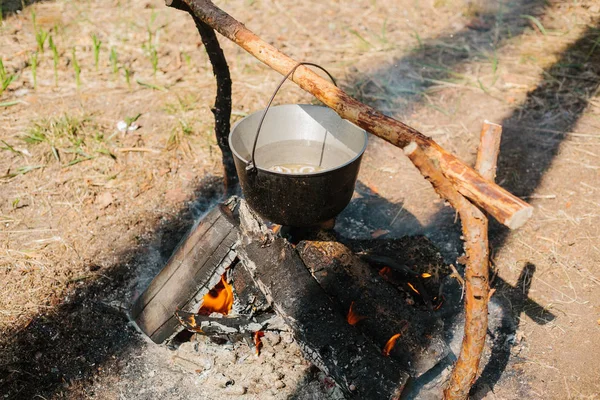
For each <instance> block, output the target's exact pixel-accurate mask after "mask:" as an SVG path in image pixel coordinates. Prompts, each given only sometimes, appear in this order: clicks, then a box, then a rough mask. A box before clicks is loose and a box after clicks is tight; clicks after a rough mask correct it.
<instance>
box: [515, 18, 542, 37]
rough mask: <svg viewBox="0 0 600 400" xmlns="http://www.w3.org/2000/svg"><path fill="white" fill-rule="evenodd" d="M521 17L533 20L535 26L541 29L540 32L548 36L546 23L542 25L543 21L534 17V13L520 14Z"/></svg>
mask: <svg viewBox="0 0 600 400" xmlns="http://www.w3.org/2000/svg"><path fill="white" fill-rule="evenodd" d="M519 16H520V17H521V18H526V19H528V20H530V21H531V22H533V24H534V25H535V26H537V27H538V29H539V30H540V32H542V35H544V36H546V33H547V32H546V28H544V25H542V23H541V22H540V20H539V19H537V18H536V17H534V16H533V15H526V14H524V15H519Z"/></svg>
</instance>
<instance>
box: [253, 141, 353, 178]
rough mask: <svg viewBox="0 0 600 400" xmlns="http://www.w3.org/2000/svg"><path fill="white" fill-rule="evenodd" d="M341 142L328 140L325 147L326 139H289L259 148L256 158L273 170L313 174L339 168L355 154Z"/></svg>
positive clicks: (263, 166) (261, 165) (259, 164)
mask: <svg viewBox="0 0 600 400" xmlns="http://www.w3.org/2000/svg"><path fill="white" fill-rule="evenodd" d="M328 140H330V139H329V138H328ZM342 146H343V145H341V144H336V145H330V144H328V143H326V144H325V147H324V148H323V142H317V141H313V140H286V141H282V142H276V143H272V144H268V145H265V146H261V147H260V148H257V149H256V160H257V164H258V166H260V167H262V168H265V169H268V170H270V171H274V172H279V173H284V174H311V173H316V172H320V171H323V170H326V169H331V168H336V167H339V166H340V165H342V164H345V163H347V162H348V161H350V160H351V159H352V158H353V157H354V156H355V154H354V153H353V152H352V150H350V149H348V148H346V147H342ZM321 155H322V158H321Z"/></svg>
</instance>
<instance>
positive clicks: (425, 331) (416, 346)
mask: <svg viewBox="0 0 600 400" xmlns="http://www.w3.org/2000/svg"><path fill="white" fill-rule="evenodd" d="M296 250H297V251H298V254H299V255H300V257H301V258H302V260H303V261H304V263H305V264H306V266H307V267H308V268H309V270H310V271H311V273H312V275H313V276H314V278H315V279H316V280H317V282H319V285H320V286H321V287H322V288H323V290H325V292H326V293H327V294H328V295H329V296H330V297H331V298H334V299H336V301H337V302H339V303H340V304H341V305H342V307H343V310H344V311H345V312H348V310H349V309H350V307H351V306H352V308H353V313H355V314H356V316H357V318H361V319H360V321H358V322H357V323H356V324H355V326H356V328H357V329H358V330H360V331H362V332H363V334H365V336H367V337H368V338H370V339H371V340H373V341H374V342H375V343H376V344H377V345H378V346H379V348H380V349H383V348H384V346H385V344H386V342H387V341H388V340H389V339H390V338H391V337H392V336H393V335H395V334H398V333H400V337H399V339H398V340H397V341H396V344H395V346H394V347H393V349H392V350H391V351H390V352H389V355H390V357H393V358H394V359H396V360H397V361H398V363H399V364H400V365H401V367H402V368H403V369H405V370H407V371H409V372H410V374H411V375H412V376H414V377H419V376H421V375H422V374H424V373H425V372H427V371H429V370H430V369H431V368H433V367H434V366H435V365H437V364H438V362H439V361H440V360H441V359H443V358H444V357H445V356H446V355H447V354H448V353H449V348H448V346H447V345H446V342H445V341H444V338H443V322H442V321H441V319H440V318H438V317H437V316H436V315H435V314H434V313H433V312H432V310H420V309H418V308H416V307H413V306H409V305H407V304H406V302H405V301H404V298H403V297H402V296H401V295H400V293H399V292H398V290H397V289H396V288H395V287H394V286H392V285H391V284H390V283H388V282H387V281H386V280H385V279H384V278H383V277H381V276H379V274H378V273H377V270H376V269H374V268H373V267H371V266H369V265H368V264H366V263H365V262H363V261H362V260H361V259H360V258H359V257H357V256H356V255H354V253H353V252H352V251H350V249H348V248H347V247H346V246H344V245H343V244H342V243H339V242H337V241H335V240H333V239H329V240H307V241H302V242H300V243H299V244H298V245H297V247H296ZM375 258H377V257H375ZM377 259H378V260H380V259H379V258H377ZM388 261H389V260H388ZM402 272H403V273H405V274H406V278H408V280H407V282H411V281H412V282H413V283H415V282H418V280H419V276H418V274H416V273H415V272H414V271H411V270H410V269H408V268H406V270H405V269H404V268H403V269H402ZM421 290H423V289H421Z"/></svg>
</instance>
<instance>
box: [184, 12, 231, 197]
mask: <svg viewBox="0 0 600 400" xmlns="http://www.w3.org/2000/svg"><path fill="white" fill-rule="evenodd" d="M190 15H191V16H192V18H193V19H194V22H195V23H196V28H197V29H198V33H199V34H200V38H201V39H202V43H203V44H204V48H205V49H206V53H207V54H208V58H209V59H210V63H211V64H212V68H213V74H214V75H215V78H216V80H217V95H216V98H215V106H214V107H213V108H211V111H212V113H213V114H214V116H215V136H216V137H217V144H218V145H219V148H220V149H221V154H222V160H223V168H224V181H225V194H226V195H231V194H233V193H234V192H235V190H236V187H237V184H238V176H237V172H236V171H235V164H234V162H233V153H232V152H231V149H230V148H229V140H228V137H229V131H230V130H231V124H230V120H231V76H230V74H229V67H228V66H227V60H226V59H225V54H223V50H222V49H221V46H219V40H218V39H217V35H215V31H214V30H213V28H211V27H210V26H208V25H207V24H205V23H204V22H203V21H202V20H201V19H200V18H198V17H196V16H195V15H194V13H192V12H190Z"/></svg>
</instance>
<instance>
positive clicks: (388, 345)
mask: <svg viewBox="0 0 600 400" xmlns="http://www.w3.org/2000/svg"><path fill="white" fill-rule="evenodd" d="M400 335H401V334H400V333H396V334H395V335H394V336H392V337H391V338H390V340H388V341H387V343H386V344H385V346H384V347H383V350H382V351H381V352H382V353H383V355H384V356H386V357H387V356H389V355H390V351H392V349H393V348H394V346H395V345H396V341H397V340H398V338H399V337H400Z"/></svg>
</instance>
